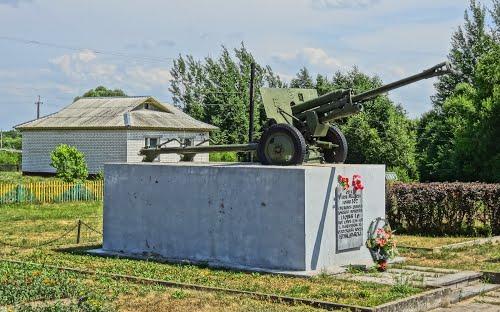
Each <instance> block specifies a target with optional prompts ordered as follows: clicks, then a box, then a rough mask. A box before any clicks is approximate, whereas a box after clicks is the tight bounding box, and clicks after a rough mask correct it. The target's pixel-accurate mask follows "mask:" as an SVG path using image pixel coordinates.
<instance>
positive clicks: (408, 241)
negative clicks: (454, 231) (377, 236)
mask: <svg viewBox="0 0 500 312" xmlns="http://www.w3.org/2000/svg"><path fill="white" fill-rule="evenodd" d="M475 239H477V237H422V236H412V235H398V236H397V244H398V245H399V246H405V247H423V248H432V247H441V246H445V245H450V244H456V243H462V242H466V241H472V240H475Z"/></svg>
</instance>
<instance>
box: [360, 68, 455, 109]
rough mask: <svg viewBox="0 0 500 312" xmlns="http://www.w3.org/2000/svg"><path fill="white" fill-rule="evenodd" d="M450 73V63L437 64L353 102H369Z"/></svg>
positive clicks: (361, 95) (367, 92) (370, 92)
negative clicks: (385, 94) (420, 81)
mask: <svg viewBox="0 0 500 312" xmlns="http://www.w3.org/2000/svg"><path fill="white" fill-rule="evenodd" d="M450 72H451V65H450V63H448V62H442V63H439V64H437V65H435V66H433V67H431V68H429V69H426V70H424V71H423V72H421V73H419V74H416V75H413V76H410V77H406V78H403V79H401V80H398V81H395V82H392V83H389V84H386V85H384V86H381V87H379V88H376V89H373V90H369V91H366V92H363V93H360V94H357V95H354V96H353V97H352V102H353V103H356V102H362V101H366V100H369V99H371V98H374V97H376V96H377V95H379V94H382V93H386V92H389V91H391V90H394V89H397V88H400V87H402V86H406V85H408V84H410V83H414V82H416V81H419V80H423V79H428V78H432V77H436V76H442V75H445V74H448V73H450Z"/></svg>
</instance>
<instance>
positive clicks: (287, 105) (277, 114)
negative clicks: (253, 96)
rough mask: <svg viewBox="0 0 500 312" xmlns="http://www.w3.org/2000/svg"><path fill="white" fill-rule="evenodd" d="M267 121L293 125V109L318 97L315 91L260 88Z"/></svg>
mask: <svg viewBox="0 0 500 312" xmlns="http://www.w3.org/2000/svg"><path fill="white" fill-rule="evenodd" d="M260 94H261V96H262V101H263V103H264V109H265V110H266V117H267V119H274V120H275V121H276V123H287V124H289V125H293V117H292V116H293V112H292V107H294V106H297V105H301V103H304V102H305V101H308V100H313V99H315V98H317V97H318V92H317V91H316V90H315V89H291V88H290V89H278V88H260Z"/></svg>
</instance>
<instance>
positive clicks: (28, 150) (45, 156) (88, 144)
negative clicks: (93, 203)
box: [23, 130, 127, 174]
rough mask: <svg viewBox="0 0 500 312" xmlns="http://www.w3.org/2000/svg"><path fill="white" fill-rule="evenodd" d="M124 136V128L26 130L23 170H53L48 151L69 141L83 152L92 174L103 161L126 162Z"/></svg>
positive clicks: (125, 133) (100, 167)
mask: <svg viewBox="0 0 500 312" xmlns="http://www.w3.org/2000/svg"><path fill="white" fill-rule="evenodd" d="M126 138H127V132H126V130H25V131H23V171H24V172H54V173H55V172H56V170H55V169H54V168H53V167H52V166H50V162H51V160H50V153H51V152H52V151H53V150H54V149H55V148H56V147H57V146H58V145H59V144H68V145H71V146H75V147H76V148H77V149H78V150H79V151H80V152H82V153H83V154H84V155H85V162H86V163H87V167H88V170H89V173H91V174H95V173H97V172H98V171H99V169H103V165H104V163H105V162H125V161H127V144H126Z"/></svg>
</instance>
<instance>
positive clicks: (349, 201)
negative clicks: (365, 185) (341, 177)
mask: <svg viewBox="0 0 500 312" xmlns="http://www.w3.org/2000/svg"><path fill="white" fill-rule="evenodd" d="M362 195H363V191H362V190H356V191H354V190H349V189H347V190H344V191H341V192H340V194H338V195H337V205H336V206H337V250H345V249H352V248H358V247H361V246H362V245H363V196H362Z"/></svg>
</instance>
